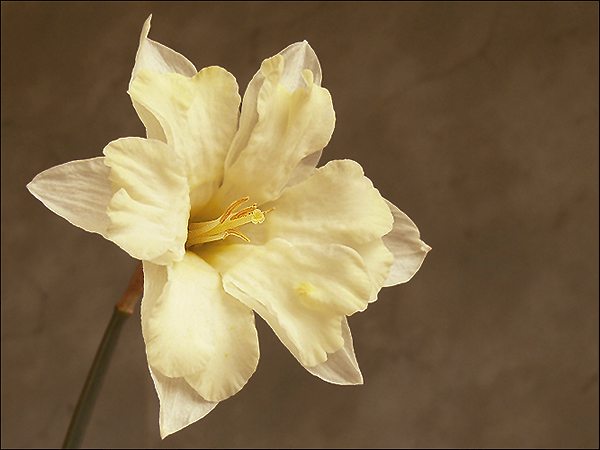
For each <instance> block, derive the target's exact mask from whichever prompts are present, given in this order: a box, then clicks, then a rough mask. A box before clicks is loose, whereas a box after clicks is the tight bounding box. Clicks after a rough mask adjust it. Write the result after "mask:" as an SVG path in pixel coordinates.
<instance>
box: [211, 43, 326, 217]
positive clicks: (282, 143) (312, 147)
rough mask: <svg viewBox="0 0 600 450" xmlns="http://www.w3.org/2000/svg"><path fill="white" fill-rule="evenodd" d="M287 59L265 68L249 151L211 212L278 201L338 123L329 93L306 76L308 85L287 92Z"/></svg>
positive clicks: (231, 170) (230, 169)
mask: <svg viewBox="0 0 600 450" xmlns="http://www.w3.org/2000/svg"><path fill="white" fill-rule="evenodd" d="M284 68H285V59H284V57H283V56H281V55H276V56H274V57H272V58H269V59H267V60H265V61H264V62H263V63H262V66H261V72H262V73H263V75H264V77H265V80H264V82H263V83H262V86H261V88H260V90H259V93H258V97H257V100H256V111H257V115H258V120H257V122H256V124H255V125H254V126H253V127H252V131H251V132H250V134H249V136H248V140H247V142H246V145H245V147H244V148H243V149H242V150H240V151H239V155H238V156H237V158H236V159H235V161H234V162H232V163H231V164H230V165H228V166H227V169H226V170H225V173H224V180H223V185H222V186H221V188H220V189H219V191H218V192H217V196H216V199H214V201H211V205H213V208H212V210H211V212H216V211H218V210H221V209H223V208H225V207H227V205H229V204H230V203H231V202H232V201H234V200H236V199H238V198H242V197H250V199H251V201H253V202H256V203H258V204H259V205H260V204H262V203H265V202H267V201H270V200H274V199H276V198H277V197H279V195H280V193H281V191H282V190H283V188H284V187H285V186H286V185H287V184H288V181H289V180H290V178H296V173H295V172H294V170H295V169H296V167H297V166H298V164H299V163H300V162H301V161H303V160H304V161H306V160H305V158H306V157H308V156H309V155H312V154H313V153H315V152H319V151H321V150H322V149H323V147H325V145H327V143H328V142H329V139H330V137H331V134H332V133H333V127H334V124H335V113H334V111H333V104H332V102H331V96H330V95H329V92H328V91H327V90H326V89H324V88H321V87H319V86H318V85H317V84H315V83H314V75H313V73H312V72H311V71H310V70H308V69H305V70H304V71H303V72H302V74H301V75H302V78H303V80H304V87H300V88H298V89H296V90H295V91H293V92H290V91H288V90H287V89H286V88H285V87H284V85H283V84H281V78H282V75H283V73H284Z"/></svg>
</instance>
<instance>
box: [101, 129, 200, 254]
mask: <svg viewBox="0 0 600 450" xmlns="http://www.w3.org/2000/svg"><path fill="white" fill-rule="evenodd" d="M104 154H105V155H106V158H105V159H104V163H105V164H106V165H107V166H108V167H110V180H111V181H112V184H113V185H112V187H113V192H115V193H114V195H113V197H112V199H111V200H110V203H109V204H108V216H109V217H110V220H111V225H110V227H109V228H108V229H107V232H106V236H107V238H108V239H110V240H112V241H113V242H115V243H116V244H117V245H119V246H120V247H121V248H122V249H124V250H125V251H126V252H128V253H129V254H130V255H131V256H133V257H134V258H137V259H141V260H144V261H153V262H156V263H162V264H167V263H169V262H170V261H174V260H175V261H176V260H180V259H181V258H183V254H184V253H185V241H186V239H187V223H188V219H189V213H190V200H189V187H188V184H187V179H186V177H185V174H184V168H183V166H182V162H181V161H180V160H179V159H178V158H177V156H176V155H174V154H173V153H172V152H171V149H170V148H169V147H168V146H167V145H166V144H164V143H163V142H161V141H157V140H154V139H142V138H122V139H118V140H116V141H113V142H111V143H110V144H108V145H107V146H106V148H105V149H104Z"/></svg>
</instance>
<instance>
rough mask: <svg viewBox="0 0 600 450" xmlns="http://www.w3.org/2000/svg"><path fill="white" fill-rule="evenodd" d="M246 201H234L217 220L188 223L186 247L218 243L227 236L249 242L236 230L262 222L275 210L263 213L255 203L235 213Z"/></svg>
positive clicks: (244, 199)
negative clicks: (266, 215)
mask: <svg viewBox="0 0 600 450" xmlns="http://www.w3.org/2000/svg"><path fill="white" fill-rule="evenodd" d="M248 200H249V199H248V197H244V198H240V199H239V200H236V201H235V202H233V203H232V204H231V205H229V207H228V208H227V209H226V210H225V212H224V213H223V214H222V215H221V216H220V217H219V218H218V219H215V220H210V221H208V222H190V224H189V226H188V240H187V243H186V247H192V246H194V245H198V244H204V243H206V242H213V241H218V240H221V239H225V238H226V237H227V236H237V237H238V238H240V239H243V240H244V241H246V242H250V239H248V238H247V237H246V236H244V235H243V234H242V233H241V232H240V231H238V230H237V228H238V227H241V226H242V225H245V224H247V223H250V222H252V223H254V224H258V223H262V222H264V221H265V214H266V213H269V212H271V211H273V209H275V208H272V209H270V210H268V211H264V212H263V211H261V210H260V209H258V208H257V206H256V203H255V204H253V205H252V206H247V207H246V208H244V209H241V210H240V211H238V212H235V210H236V209H237V208H238V207H239V206H241V205H242V204H243V203H245V202H247V201H248Z"/></svg>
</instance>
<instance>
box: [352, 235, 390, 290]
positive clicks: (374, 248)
mask: <svg viewBox="0 0 600 450" xmlns="http://www.w3.org/2000/svg"><path fill="white" fill-rule="evenodd" d="M354 249H355V250H356V251H357V252H358V254H359V255H360V256H361V258H362V259H363V261H364V262H365V265H366V267H367V272H368V274H369V279H370V280H371V296H370V297H369V302H374V301H375V300H377V294H379V291H380V290H381V288H382V287H383V285H384V283H385V281H386V280H387V278H388V276H389V274H390V270H391V267H392V264H394V255H393V254H392V252H390V251H389V250H388V248H387V247H386V246H385V244H384V243H383V239H381V238H379V239H373V240H372V241H371V242H368V243H366V244H362V245H357V246H355V247H354Z"/></svg>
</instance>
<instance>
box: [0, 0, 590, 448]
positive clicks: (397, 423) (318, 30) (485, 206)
mask: <svg viewBox="0 0 600 450" xmlns="http://www.w3.org/2000/svg"><path fill="white" fill-rule="evenodd" d="M151 12H152V13H153V14H154V16H153V28H152V31H151V33H150V37H151V38H153V39H155V40H157V41H159V42H161V43H164V44H165V45H167V46H169V47H171V48H173V49H175V50H177V51H179V52H181V53H182V54H184V55H186V56H187V57H188V58H189V59H190V60H191V61H192V62H194V64H195V65H196V66H197V67H198V68H201V67H204V66H207V65H220V66H222V67H225V68H226V69H227V70H229V71H230V72H231V73H233V74H234V75H235V76H236V77H237V79H238V82H239V84H240V89H241V91H242V92H243V91H244V89H245V87H246V85H247V83H248V81H249V80H250V78H251V76H252V75H253V74H254V72H255V71H256V70H257V69H258V67H259V64H260V62H261V61H262V60H263V59H264V58H266V57H269V56H272V55H273V54H275V53H277V52H278V51H279V50H281V49H282V48H284V47H285V46H287V45H288V44H290V43H292V42H296V41H299V40H302V39H307V40H308V41H309V42H310V44H311V45H312V46H313V48H314V49H315V51H316V52H317V54H318V56H319V58H320V60H321V64H322V67H323V73H324V79H323V85H324V86H325V87H327V88H328V89H329V90H330V92H331V94H332V96H333V100H334V106H335V108H336V113H337V126H336V131H335V133H334V135H333V139H332V141H331V143H330V144H329V146H328V148H327V149H326V151H325V153H324V158H323V161H322V164H323V163H324V162H326V161H328V160H330V159H339V158H351V159H354V160H356V161H358V162H360V163H361V164H362V166H363V167H364V169H365V172H366V174H367V175H368V176H369V177H370V178H371V179H372V180H373V182H374V183H375V185H376V186H377V187H378V188H379V189H380V191H381V193H382V194H383V195H384V196H385V197H387V198H389V199H390V200H392V201H393V202H394V203H395V204H396V205H398V206H399V207H400V208H401V209H402V210H403V211H405V212H406V213H407V214H408V215H409V216H410V217H411V218H412V219H413V220H414V221H415V222H416V224H417V225H418V226H419V228H420V230H421V233H422V237H423V239H424V240H425V242H427V243H428V244H430V245H431V246H432V247H433V251H432V252H431V253H430V254H429V256H428V257H427V259H426V260H425V263H424V265H423V267H422V268H421V270H420V272H419V273H418V274H417V275H416V276H415V278H414V279H413V280H412V281H411V282H409V283H408V284H405V285H402V286H398V287H394V288H387V289H384V290H383V292H382V293H381V295H380V299H379V301H378V302H377V303H375V304H373V305H371V306H370V307H369V308H368V310H367V311H366V312H364V313H361V314H358V315H356V316H354V317H352V318H351V319H350V325H351V327H352V331H353V334H354V338H355V346H356V353H357V356H358V359H359V363H360V365H361V368H362V371H363V375H364V378H365V385H364V386H361V387H338V386H333V385H329V384H327V383H325V382H323V381H320V380H319V379H317V378H315V377H313V376H312V375H310V374H309V373H307V372H305V371H304V369H302V368H301V367H300V366H299V365H298V364H297V363H296V361H295V360H294V358H293V357H292V356H291V355H289V354H288V352H287V350H286V349H285V348H284V347H283V345H281V344H280V343H279V342H278V340H277V339H276V338H275V336H274V334H273V333H272V332H271V331H270V329H269V328H268V326H266V325H265V324H264V322H262V321H260V320H259V323H258V328H259V334H260V339H261V352H262V357H261V361H260V363H259V367H258V370H257V372H256V373H255V374H254V376H253V377H252V378H251V379H250V382H249V383H248V385H247V386H246V387H245V388H244V389H243V390H242V391H241V392H240V393H239V394H237V395H236V396H235V397H233V398H231V399H228V400H226V401H225V402H223V403H221V404H220V405H219V406H218V407H217V408H216V409H215V410H214V411H213V412H212V413H210V414H209V415H208V416H207V417H206V418H205V419H203V420H202V421H200V422H198V423H196V424H195V425H192V426H190V427H189V428H187V429H185V430H184V431H182V432H179V433H177V434H175V435H174V436H172V437H169V438H167V439H166V440H164V441H161V440H160V438H159V435H158V400H157V397H156V394H155V392H154V387H153V385H152V381H151V379H150V376H149V374H148V371H147V367H146V362H145V354H144V345H143V340H142V336H141V330H140V324H139V320H138V318H139V313H137V312H136V315H135V317H134V318H132V319H131V320H130V322H129V323H128V324H127V325H126V328H125V330H124V331H123V334H122V338H121V341H120V343H119V346H118V348H117V352H116V356H115V359H114V360H113V363H112V365H111V367H110V371H109V374H108V377H107V379H106V381H105V384H104V388H103V391H102V393H101V397H100V399H99V401H98V404H97V407H96V411H95V413H94V416H93V417H92V422H91V424H90V427H89V430H88V433H87V436H86V439H85V441H84V446H89V447H150V448H152V447H155V446H158V447H161V448H162V447H164V448H169V447H172V448H178V447H238V446H239V447H259V446H260V447H273V448H280V447H321V446H323V447H366V446H368V447H432V446H440V447H492V446H501V447H513V446H516V447H519V446H524V447H547V446H549V447H563V446H564V447H578V446H582V447H598V445H599V442H598V3H596V2H592V3H538V2H536V3H508V2H507V3H505V4H504V5H502V4H499V3H498V4H494V3H484V4H483V3H435V4H433V3H409V4H404V3H401V4H396V3H381V4H380V3H374V2H369V3H307V4H304V3H303V4H296V3H292V4H287V3H286V4H280V3H243V4H237V3H226V4H223V3H209V4H205V3H193V4H190V3H185V4H177V3H174V2H170V3H159V4H150V3H143V2H142V3H134V4H129V3H127V4H124V3H102V4H99V3H83V4H63V3H27V4H23V3H4V2H3V3H2V447H55V446H59V445H60V444H61V442H62V438H63V435H64V432H65V430H66V427H67V425H68V422H69V419H70V415H71V412H72V410H73V408H74V405H75V402H76V400H77V397H78V395H79V391H80V389H81V386H82V384H83V381H84V378H85V375H86V372H87V370H88V367H89V364H90V362H91V360H92V358H93V355H94V352H95V350H96V346H97V345H98V343H99V341H100V338H101V336H102V333H103V331H104V327H105V326H106V324H107V321H108V319H109V317H110V314H111V309H112V305H113V304H114V302H116V301H117V300H118V298H119V297H120V295H121V293H122V292H123V290H124V289H125V287H126V285H127V283H128V280H129V278H130V276H131V274H132V273H133V270H134V269H135V267H136V262H135V261H134V260H132V259H131V258H130V257H129V256H128V255H127V254H125V253H124V252H123V251H121V250H120V249H119V248H118V247H116V246H115V245H113V244H111V243H109V242H107V241H105V240H104V239H102V238H101V237H100V236H98V235H92V234H88V233H86V232H84V231H82V230H79V229H77V228H75V227H73V226H71V225H70V224H68V223H67V222H66V221H64V220H63V219H61V218H59V217H57V216H55V215H54V214H52V213H51V212H49V211H48V210H46V208H45V207H44V206H43V205H42V204H41V203H40V202H38V201H37V200H36V199H34V197H33V196H31V195H30V194H29V193H28V192H27V190H26V189H25V185H26V184H27V183H28V182H29V181H30V180H31V179H32V178H33V177H34V176H35V175H36V174H37V173H38V172H40V171H42V170H44V169H47V168H49V167H51V166H54V165H57V164H59V163H64V162H67V161H70V160H74V159H83V158H90V157H93V156H97V155H100V154H101V151H102V148H103V147H104V145H106V144H107V143H108V142H109V141H111V140H114V139H116V138H119V137H123V136H132V135H133V136H143V135H144V129H143V127H142V125H141V123H140V122H139V120H138V119H137V116H136V114H135V112H134V110H133V108H132V107H131V104H130V101H129V98H128V96H127V95H126V93H125V91H126V89H127V83H128V80H129V76H130V71H131V68H132V66H133V61H134V56H135V51H136V48H137V44H138V38H139V33H140V30H141V27H142V24H143V22H144V20H145V19H146V17H147V16H148V15H149V14H150V13H151Z"/></svg>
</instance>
